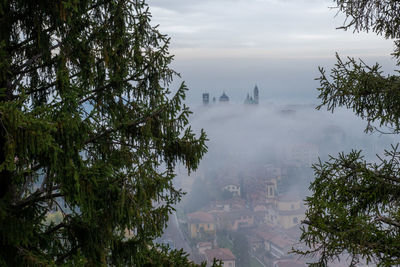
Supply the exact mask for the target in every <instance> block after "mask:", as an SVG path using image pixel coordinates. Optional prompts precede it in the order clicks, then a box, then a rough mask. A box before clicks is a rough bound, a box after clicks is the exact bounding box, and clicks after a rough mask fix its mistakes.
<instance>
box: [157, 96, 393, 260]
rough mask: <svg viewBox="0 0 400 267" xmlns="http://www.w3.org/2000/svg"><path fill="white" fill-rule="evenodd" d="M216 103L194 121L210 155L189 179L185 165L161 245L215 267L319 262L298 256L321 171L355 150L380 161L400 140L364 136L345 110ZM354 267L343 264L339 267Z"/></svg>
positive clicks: (209, 103) (197, 109)
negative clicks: (218, 266) (322, 164)
mask: <svg viewBox="0 0 400 267" xmlns="http://www.w3.org/2000/svg"><path fill="white" fill-rule="evenodd" d="M224 95H225V96H226V94H225V93H224V94H223V95H222V96H224ZM209 98H210V97H209V96H207V98H206V100H207V101H205V103H204V104H203V105H201V106H200V105H199V106H197V107H195V108H194V109H193V111H194V114H193V116H192V125H193V127H194V128H195V130H200V129H202V128H203V129H204V130H205V131H206V132H207V134H208V138H209V142H208V143H207V146H208V153H207V154H206V156H205V157H204V159H203V161H202V162H201V164H200V167H199V169H198V170H197V171H196V172H194V173H191V174H190V175H188V174H187V172H186V171H185V169H184V167H183V166H181V167H178V169H177V177H176V179H175V183H176V184H175V186H176V187H177V188H182V190H183V191H185V192H187V194H186V195H185V196H184V197H183V199H182V201H181V203H179V204H178V206H176V212H175V213H173V214H172V215H171V217H170V220H169V222H168V227H167V228H166V229H165V232H164V235H163V236H162V237H161V238H159V239H157V240H156V242H157V243H160V244H165V245H168V246H169V247H170V248H172V249H181V248H182V249H183V250H184V251H186V252H187V253H189V255H190V256H189V257H190V259H191V260H193V261H194V262H196V263H201V262H203V261H207V263H208V264H209V265H211V264H212V262H213V258H217V259H221V260H222V261H223V264H224V265H223V266H230V267H232V266H274V267H289V266H290V267H297V266H298V267H300V266H306V263H307V262H313V259H312V258H310V257H299V255H296V254H293V253H291V251H292V250H293V248H295V249H301V248H302V246H304V244H301V243H299V239H300V235H301V231H300V227H304V225H303V226H302V225H301V222H302V220H304V219H305V211H306V207H305V205H304V199H305V198H306V197H307V196H308V195H309V191H308V187H309V185H310V182H311V181H312V180H313V179H314V171H313V169H312V165H313V164H316V163H318V160H319V159H320V160H321V161H324V160H328V159H329V156H330V155H332V156H336V155H337V154H338V153H339V152H346V153H348V152H350V151H351V150H352V149H357V150H362V152H361V153H362V154H363V155H365V156H366V157H367V158H366V159H367V160H369V161H374V160H376V159H377V158H376V155H377V154H378V155H382V154H383V152H384V150H385V149H388V148H390V144H393V143H396V142H397V141H398V140H396V136H394V135H382V134H379V133H373V134H366V133H364V132H363V131H364V129H365V126H366V123H365V121H362V120H361V119H360V118H357V117H355V116H354V115H353V114H352V113H351V112H350V111H348V110H344V109H342V110H338V111H336V113H335V116H333V115H332V114H331V113H330V112H327V111H324V110H316V109H315V107H316V106H315V105H311V104H310V105H304V104H299V105H277V104H274V103H272V102H262V103H260V104H258V103H257V105H253V104H249V101H248V100H249V96H247V98H246V101H245V104H238V103H229V99H228V101H215V100H214V101H208V100H209ZM251 99H253V98H251ZM203 100H204V96H203ZM257 102H258V97H257ZM347 265H348V262H347V261H346V259H344V260H342V261H340V262H338V261H336V262H335V263H332V265H330V266H347ZM358 266H363V264H362V263H361V264H359V265H358ZM365 266H367V265H365ZM369 266H370V265H369Z"/></svg>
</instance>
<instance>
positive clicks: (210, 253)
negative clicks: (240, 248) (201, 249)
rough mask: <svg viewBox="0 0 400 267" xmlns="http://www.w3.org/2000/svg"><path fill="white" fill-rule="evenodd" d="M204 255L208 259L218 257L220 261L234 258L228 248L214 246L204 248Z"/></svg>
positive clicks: (211, 259)
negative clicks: (212, 247)
mask: <svg viewBox="0 0 400 267" xmlns="http://www.w3.org/2000/svg"><path fill="white" fill-rule="evenodd" d="M206 257H207V259H208V261H213V259H214V258H215V259H218V260H222V261H229V260H235V259H236V257H235V256H234V255H233V253H232V251H231V250H230V249H229V248H214V249H207V250H206Z"/></svg>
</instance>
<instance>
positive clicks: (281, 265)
mask: <svg viewBox="0 0 400 267" xmlns="http://www.w3.org/2000/svg"><path fill="white" fill-rule="evenodd" d="M275 266H276V267H305V266H306V265H305V264H304V263H302V262H298V261H296V260H280V261H277V262H275Z"/></svg>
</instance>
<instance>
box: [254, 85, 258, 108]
mask: <svg viewBox="0 0 400 267" xmlns="http://www.w3.org/2000/svg"><path fill="white" fill-rule="evenodd" d="M254 104H258V87H257V85H256V86H255V87H254Z"/></svg>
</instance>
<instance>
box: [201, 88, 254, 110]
mask: <svg viewBox="0 0 400 267" xmlns="http://www.w3.org/2000/svg"><path fill="white" fill-rule="evenodd" d="M258 100H259V94H258V87H257V85H256V86H255V87H254V89H253V95H252V96H250V94H247V97H246V99H245V100H244V104H246V105H258ZM216 102H217V99H216V98H215V96H214V97H213V99H212V103H213V104H215V103H216ZM219 103H229V96H228V95H227V94H226V93H225V92H223V93H222V95H221V96H220V97H219ZM209 104H210V94H209V93H203V105H209Z"/></svg>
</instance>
